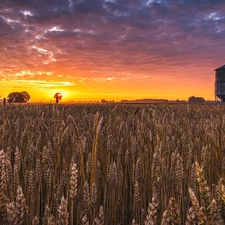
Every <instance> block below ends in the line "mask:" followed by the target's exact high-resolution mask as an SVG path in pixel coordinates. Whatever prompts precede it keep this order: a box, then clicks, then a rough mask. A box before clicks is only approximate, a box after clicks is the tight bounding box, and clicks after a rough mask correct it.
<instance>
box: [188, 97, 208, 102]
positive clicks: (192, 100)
mask: <svg viewBox="0 0 225 225" xmlns="http://www.w3.org/2000/svg"><path fill="white" fill-rule="evenodd" d="M188 103H195V104H203V103H205V99H204V98H202V97H195V96H191V97H189V98H188Z"/></svg>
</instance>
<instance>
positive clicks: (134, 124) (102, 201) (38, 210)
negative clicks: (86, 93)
mask: <svg viewBox="0 0 225 225" xmlns="http://www.w3.org/2000/svg"><path fill="white" fill-rule="evenodd" d="M224 178H225V105H188V104H184V105H182V104H181V105H179V104H174V105H170V104H158V105H157V104H155V105H154V104H152V105H122V104H99V105H97V104H96V105H94V104H92V105H91V104H90V105H60V104H59V105H54V104H50V105H12V106H8V107H7V108H6V109H5V110H4V109H3V107H1V106H0V222H1V224H3V225H4V224H7V225H17V224H18V225H31V224H32V225H38V224H43V225H53V224H54V225H66V224H70V225H72V224H82V225H88V224H90V225H94V224H96V225H103V224H105V225H110V224H112V225H114V224H115V225H119V224H120V225H122V224H124V225H129V224H130V225H131V224H132V225H137V224H138V225H153V224H154V225H157V224H161V225H167V224H168V225H169V224H174V225H177V224H186V225H192V224H193V225H194V224H196V225H197V224H204V225H205V224H207V225H208V224H215V225H223V224H224V222H225V219H224V218H225V186H224V185H225V181H224Z"/></svg>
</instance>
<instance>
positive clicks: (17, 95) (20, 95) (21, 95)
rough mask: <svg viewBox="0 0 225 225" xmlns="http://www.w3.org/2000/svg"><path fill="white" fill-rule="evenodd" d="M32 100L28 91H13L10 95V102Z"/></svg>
mask: <svg viewBox="0 0 225 225" xmlns="http://www.w3.org/2000/svg"><path fill="white" fill-rule="evenodd" d="M29 100H30V95H29V94H28V93H27V92H26V91H22V92H11V93H10V94H9V95H8V103H13V102H15V103H25V102H28V101H29Z"/></svg>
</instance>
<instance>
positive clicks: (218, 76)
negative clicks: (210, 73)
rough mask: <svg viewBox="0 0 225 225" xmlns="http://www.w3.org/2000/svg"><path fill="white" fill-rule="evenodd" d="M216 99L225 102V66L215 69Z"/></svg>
mask: <svg viewBox="0 0 225 225" xmlns="http://www.w3.org/2000/svg"><path fill="white" fill-rule="evenodd" d="M215 97H216V98H219V99H220V100H221V101H223V102H225V65H223V66H221V67H219V68H217V69H215Z"/></svg>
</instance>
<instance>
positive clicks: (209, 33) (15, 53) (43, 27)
mask: <svg viewBox="0 0 225 225" xmlns="http://www.w3.org/2000/svg"><path fill="white" fill-rule="evenodd" d="M224 11H225V1H223V0H220V1H219V0H216V1H215V0H211V1H210V0H205V1H204V0H195V1H189V0H183V1H182V0H161V1H160V0H139V1H138V0H120V1H119V0H105V1H104V0H101V1H100V0H48V1H46V0H20V1H18V0H11V1H8V0H7V1H4V0H3V1H1V3H0V37H1V39H0V47H1V55H0V61H1V63H0V65H1V67H0V71H1V73H5V74H6V73H7V74H8V73H10V71H11V73H12V74H20V72H21V71H27V70H29V71H34V74H35V76H36V71H52V72H53V73H61V74H64V75H65V74H68V75H70V76H72V75H74V73H73V71H77V70H79V71H80V73H82V71H83V72H85V71H86V74H87V72H88V71H90V70H91V68H92V67H95V70H96V73H95V76H98V74H99V72H102V71H105V72H107V71H108V73H109V71H110V73H111V72H114V73H115V74H118V72H126V71H127V73H128V72H129V73H132V72H135V73H138V72H140V76H141V74H142V73H143V76H146V74H147V73H148V71H157V68H158V69H160V68H162V67H164V66H169V65H172V66H173V68H181V67H182V66H183V65H185V66H186V67H191V66H192V67H195V66H203V65H206V64H207V65H211V66H212V65H215V64H216V65H219V64H220V63H221V62H222V61H221V60H222V59H223V58H224V47H223V45H224V41H223V38H224V36H225V16H224ZM56 71H57V72H56ZM105 74H106V76H107V73H105ZM90 76H91V75H90ZM28 77H29V75H28ZM120 78H121V77H120ZM30 79H33V77H32V76H31V75H30Z"/></svg>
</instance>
